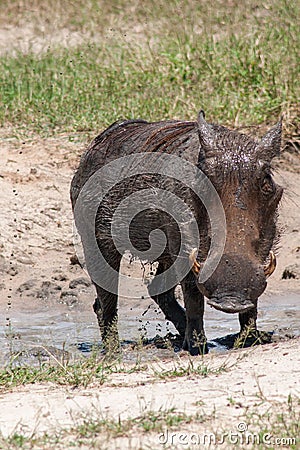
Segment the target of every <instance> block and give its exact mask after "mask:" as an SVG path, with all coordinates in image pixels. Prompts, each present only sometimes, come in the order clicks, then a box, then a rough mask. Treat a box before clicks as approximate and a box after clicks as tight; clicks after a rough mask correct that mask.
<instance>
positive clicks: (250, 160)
mask: <svg viewBox="0 0 300 450" xmlns="http://www.w3.org/2000/svg"><path fill="white" fill-rule="evenodd" d="M198 131H199V140H200V154H199V167H200V168H201V169H202V170H203V172H204V173H205V174H206V175H207V176H208V177H209V179H210V180H211V182H212V183H213V185H214V187H215V189H216V190H217V192H218V194H219V197H220V199H221V202H222V204H223V208H224V211H225V216H226V228H227V234H226V243H225V249H224V253H223V255H222V258H221V260H220V263H219V265H218V266H217V268H216V270H215V271H214V273H213V274H212V275H211V276H210V278H209V279H208V280H207V281H205V282H204V283H202V284H201V283H199V282H198V287H199V289H200V291H201V292H202V293H203V294H204V295H205V296H206V297H207V298H208V299H209V300H208V303H209V304H210V305H211V306H213V307H214V308H216V309H219V310H221V311H224V312H229V313H236V312H245V311H247V310H249V309H251V308H253V307H254V306H255V304H256V301H257V298H258V297H259V296H260V295H261V294H262V292H263V291H264V290H265V288H266V278H267V277H268V276H269V275H271V273H272V272H273V270H274V269H275V265H276V259H275V256H274V253H273V252H272V251H271V249H272V245H273V242H274V238H275V235H276V216H277V207H278V204H279V201H280V199H281V196H282V192H283V189H282V188H281V187H280V186H278V185H277V184H276V183H275V182H274V180H273V178H272V171H271V161H272V159H273V158H274V157H275V156H278V155H279V154H280V143H281V121H280V122H278V123H277V125H276V126H275V127H274V128H272V129H271V130H269V131H268V132H267V133H266V134H265V135H264V136H263V138H262V139H261V140H260V141H259V142H256V141H255V140H253V139H251V138H250V137H249V136H245V135H243V134H240V133H237V132H235V131H230V130H228V129H226V128H224V127H221V126H216V125H210V124H208V123H207V122H206V121H205V119H204V114H203V112H202V111H201V112H200V114H199V117H198ZM206 231H207V235H208V239H207V241H206V245H205V244H204V245H203V248H202V246H201V248H200V249H199V255H198V261H197V260H196V254H197V251H198V249H197V250H196V251H195V252H193V253H192V255H191V260H192V262H193V270H194V272H195V273H196V276H198V274H199V271H201V264H202V262H203V261H204V260H205V258H206V256H207V250H208V248H209V239H210V238H209V233H210V230H209V221H208V220H207V227H206Z"/></svg>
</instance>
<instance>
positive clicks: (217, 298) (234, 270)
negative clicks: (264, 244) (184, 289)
mask: <svg viewBox="0 0 300 450" xmlns="http://www.w3.org/2000/svg"><path fill="white" fill-rule="evenodd" d="M192 258H194V264H193V271H194V272H197V271H198V273H199V271H201V264H199V263H198V262H197V261H196V260H195V251H193V252H192V255H191V258H190V259H192ZM274 265H275V257H274V254H273V253H272V255H271V261H270V263H269V264H268V265H267V266H262V265H261V264H259V263H256V262H255V261H252V260H249V259H247V258H244V257H242V256H240V255H231V254H225V255H223V256H222V258H221V261H220V263H219V265H218V267H217V269H216V270H215V272H214V273H213V274H212V275H211V277H210V278H209V279H208V280H207V281H205V282H204V283H203V284H200V283H199V284H198V287H199V289H200V291H201V292H202V293H203V294H204V295H205V296H206V297H207V299H208V301H207V303H208V304H209V305H210V306H212V307H214V308H216V309H218V310H220V311H223V312H227V313H243V312H246V311H248V310H250V309H252V308H255V306H256V300H257V298H258V297H259V296H260V295H261V294H262V293H263V291H264V290H265V288H266V285H267V283H266V277H267V276H268V275H269V274H270V273H271V272H272V268H273V266H274Z"/></svg>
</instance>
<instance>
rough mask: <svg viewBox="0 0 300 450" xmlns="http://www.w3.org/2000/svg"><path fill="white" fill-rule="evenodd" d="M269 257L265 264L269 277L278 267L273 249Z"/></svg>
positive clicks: (265, 270)
mask: <svg viewBox="0 0 300 450" xmlns="http://www.w3.org/2000/svg"><path fill="white" fill-rule="evenodd" d="M269 257H270V261H269V263H268V264H266V265H265V266H264V272H265V275H266V277H267V278H268V277H269V276H271V275H272V273H273V272H274V270H275V268H276V256H275V255H274V253H273V252H272V250H271V251H270V254H269Z"/></svg>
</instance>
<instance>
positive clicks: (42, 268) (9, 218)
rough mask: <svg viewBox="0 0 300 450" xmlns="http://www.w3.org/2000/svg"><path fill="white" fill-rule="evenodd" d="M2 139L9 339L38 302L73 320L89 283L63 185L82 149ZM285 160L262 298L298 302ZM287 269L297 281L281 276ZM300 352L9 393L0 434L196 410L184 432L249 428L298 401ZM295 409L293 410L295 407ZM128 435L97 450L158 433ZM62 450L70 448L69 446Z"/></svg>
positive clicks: (293, 170) (275, 350)
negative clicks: (274, 246) (199, 370)
mask: <svg viewBox="0 0 300 450" xmlns="http://www.w3.org/2000/svg"><path fill="white" fill-rule="evenodd" d="M7 135H8V133H7V130H1V132H0V137H1V160H0V189H1V193H2V195H1V197H0V209H1V231H0V270H1V276H2V279H1V282H0V283H1V284H0V289H1V291H0V293H1V300H0V310H1V330H2V333H3V334H4V333H7V334H8V330H9V329H11V318H12V317H13V316H14V314H18V312H19V311H23V312H25V313H26V311H27V313H28V314H30V311H33V309H34V308H35V307H36V306H37V305H41V304H44V305H46V304H47V302H52V304H55V302H57V304H61V303H64V304H65V305H67V307H70V308H74V306H75V307H77V308H78V313H79V314H80V313H81V311H83V310H86V309H87V308H88V309H90V306H91V303H92V301H93V298H94V297H93V293H92V288H91V286H89V285H88V282H87V283H86V285H85V284H84V283H85V282H84V281H82V278H83V279H84V280H87V279H86V275H85V273H84V272H83V271H82V269H81V268H80V267H79V266H78V265H71V263H70V257H72V255H74V247H73V233H72V216H71V208H70V202H69V183H70V179H71V177H72V174H73V171H74V168H75V167H76V165H77V163H78V158H79V155H80V154H81V152H82V150H83V145H82V144H81V143H79V142H78V143H76V138H75V142H71V141H70V139H69V137H68V136H63V135H62V136H59V137H57V138H51V139H45V140H43V139H39V140H34V139H33V140H26V141H25V142H20V141H19V140H18V139H17V138H15V139H14V138H6V137H5V136H7ZM290 157H292V158H295V155H292V156H291V155H287V156H285V157H284V158H282V159H281V160H280V161H279V163H278V171H277V174H276V177H277V181H278V182H279V183H281V184H282V185H283V186H284V187H285V189H286V194H285V198H284V199H283V201H282V205H281V211H280V222H279V223H280V228H281V229H282V237H281V241H280V245H279V248H278V267H277V269H276V271H275V273H274V275H273V276H272V277H271V279H270V282H269V287H268V292H269V293H270V295H272V294H276V293H281V294H282V295H283V298H284V296H287V295H288V294H289V292H293V294H296V295H298V296H299V301H300V288H299V275H300V273H299V267H300V240H299V234H300V217H299V198H300V184H299V172H300V171H299V162H298V160H297V159H296V160H295V161H296V163H295V164H290V160H289V158H290ZM297 164H298V165H297ZM286 269H288V271H289V272H290V273H292V274H293V275H292V276H294V277H295V278H290V279H282V274H283V272H284V270H286ZM80 279H81V282H80V281H78V280H80ZM72 283H73V287H72ZM79 287H81V289H79ZM133 307H134V304H133ZM45 314H46V313H45ZM12 332H13V330H12ZM299 355H300V340H299V339H292V340H290V341H287V342H279V343H276V344H274V343H273V344H269V345H266V346H263V347H258V348H250V349H247V350H239V351H230V352H228V353H227V354H225V355H216V354H211V355H208V356H205V357H204V359H203V360H202V359H201V358H200V357H199V358H198V357H197V358H194V359H193V364H203V363H205V364H206V365H208V366H209V367H211V368H219V367H222V366H223V365H225V366H226V368H227V370H226V371H224V372H221V373H220V374H211V375H208V376H207V377H206V378H202V377H200V376H196V375H190V376H184V377H180V378H179V377H178V378H170V379H168V377H166V378H165V379H163V380H161V379H160V378H159V377H157V375H155V371H158V372H159V371H163V370H167V369H168V368H171V367H174V366H175V367H180V366H185V365H187V364H189V363H190V359H189V357H188V356H187V355H186V354H185V353H184V352H181V353H180V354H179V355H178V354H177V355H175V354H172V353H171V352H169V353H168V356H167V357H164V358H160V359H159V360H158V361H152V362H151V363H150V362H149V361H148V363H147V364H148V369H147V370H146V371H144V372H138V373H133V374H129V373H122V374H114V375H112V376H110V377H109V380H108V382H107V383H106V384H104V385H103V386H100V385H98V386H97V385H93V386H89V387H88V388H86V389H84V388H78V389H75V390H73V389H71V388H63V387H57V386H54V385H50V384H48V385H47V384H45V385H39V384H35V385H32V386H25V387H19V388H15V389H12V390H11V391H10V392H3V393H2V394H1V395H0V405H1V408H0V430H1V433H2V434H3V436H8V435H11V434H12V433H13V432H15V431H18V432H20V433H24V434H26V435H27V436H31V435H35V434H39V433H43V432H45V431H46V432H48V433H51V432H54V431H55V432H58V431H59V430H60V429H62V428H65V427H70V426H74V425H76V424H78V423H80V421H82V420H84V419H85V418H86V417H88V418H90V419H92V418H98V419H99V417H103V418H114V419H115V420H117V419H118V417H121V419H126V418H134V417H138V416H141V415H142V414H144V413H147V412H149V411H163V410H169V409H170V408H173V407H174V408H176V411H179V412H184V413H186V414H192V415H195V414H196V413H198V414H202V415H203V417H205V418H207V420H206V419H205V420H204V422H203V423H200V424H199V423H197V422H194V421H192V422H191V423H190V424H189V425H188V426H186V425H185V426H184V427H185V428H184V429H185V432H189V433H192V432H195V431H197V433H202V432H205V431H206V432H207V431H211V432H217V431H218V432H220V430H223V431H224V430H225V431H229V430H236V427H237V426H238V423H239V422H241V421H244V422H245V423H247V420H248V419H247V414H248V413H249V411H250V412H251V411H253V412H254V411H256V410H259V411H260V412H266V411H267V410H268V408H272V409H274V408H275V409H278V411H280V410H283V411H285V410H286V409H287V398H288V396H289V395H291V396H293V397H296V398H299V379H300V361H299V358H300V357H299ZM155 359H157V358H154V360H155ZM4 362H5V361H4ZM295 405H296V406H295V407H296V408H299V405H298V404H297V402H295ZM173 431H174V429H173ZM175 431H176V432H178V433H179V432H180V431H183V430H182V429H180V425H179V426H178V429H176V430H175ZM127 434H128V435H127V436H123V437H115V438H110V439H111V440H110V441H109V443H108V441H105V439H106V437H105V434H104V435H103V436H102V437H101V444H100V441H99V442H98V444H97V446H98V447H97V448H147V445H149V446H152V448H160V447H161V446H162V443H161V442H160V441H159V434H158V433H150V434H144V433H141V432H139V431H138V430H135V431H134V430H133V431H131V432H128V433H127ZM99 439H100V438H99ZM174 439H178V436H177V437H176V436H175V437H174ZM162 440H163V437H161V441H162ZM169 444H170V447H169V448H177V447H178V448H182V447H183V446H182V445H181V444H180V443H179V442H177V443H176V442H175V441H174V442H169V441H168V442H167V444H166V446H167V447H168V445H169ZM175 444H176V445H175ZM176 446H177V447H176ZM57 448H58V447H57ZM62 448H68V446H67V444H66V447H62ZM224 448H225V447H224Z"/></svg>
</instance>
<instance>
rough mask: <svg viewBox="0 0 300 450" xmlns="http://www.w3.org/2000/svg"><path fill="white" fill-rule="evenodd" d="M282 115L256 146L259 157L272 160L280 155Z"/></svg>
mask: <svg viewBox="0 0 300 450" xmlns="http://www.w3.org/2000/svg"><path fill="white" fill-rule="evenodd" d="M281 130H282V117H281V118H280V120H279V122H277V124H276V125H275V126H274V127H273V128H271V129H270V130H269V131H268V132H267V133H266V134H265V135H264V136H263V137H262V139H261V141H260V142H259V144H258V145H257V147H256V152H257V155H258V157H260V158H262V159H264V160H265V161H271V160H272V159H273V158H274V157H275V156H279V155H280V146H281Z"/></svg>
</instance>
